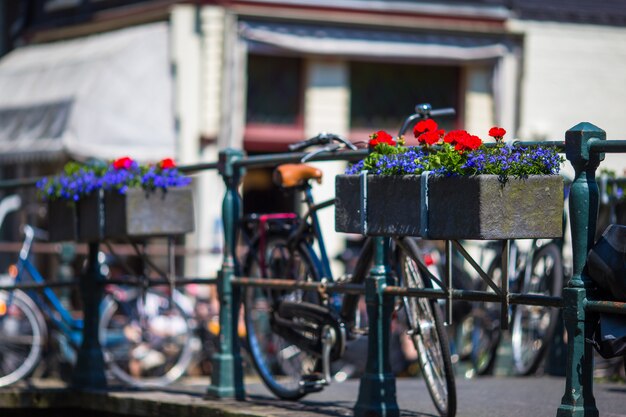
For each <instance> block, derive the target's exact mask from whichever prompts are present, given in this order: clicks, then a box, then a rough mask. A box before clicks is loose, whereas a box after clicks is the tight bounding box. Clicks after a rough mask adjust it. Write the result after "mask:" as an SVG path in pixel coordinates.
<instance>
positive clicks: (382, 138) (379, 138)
mask: <svg viewBox="0 0 626 417" xmlns="http://www.w3.org/2000/svg"><path fill="white" fill-rule="evenodd" d="M379 143H386V144H387V145H391V146H396V141H395V140H393V137H392V136H391V135H390V134H389V133H387V132H385V131H384V130H379V131H378V132H374V133H372V134H371V135H370V141H369V145H370V146H372V147H373V146H376V145H378V144H379Z"/></svg>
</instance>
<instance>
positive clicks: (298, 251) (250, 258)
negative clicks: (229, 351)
mask: <svg viewBox="0 0 626 417" xmlns="http://www.w3.org/2000/svg"><path fill="white" fill-rule="evenodd" d="M258 243H259V242H256V243H254V244H253V245H252V246H251V250H250V251H249V253H248V255H247V257H246V260H245V263H244V274H245V275H246V276H248V277H256V278H282V279H295V280H304V281H318V280H319V279H320V278H321V275H320V272H319V270H318V268H317V267H316V266H315V265H316V264H315V262H314V260H313V259H314V256H315V255H314V254H313V252H312V248H311V247H310V246H308V244H306V243H304V242H302V243H300V245H297V246H296V247H295V248H293V249H290V248H289V245H288V243H287V238H286V237H285V236H282V235H274V236H271V235H270V236H269V237H268V238H267V241H266V244H265V253H264V254H263V256H264V258H263V260H264V263H265V267H264V268H262V266H261V265H259V258H258V255H257V253H258V251H259V250H261V249H259V244H258ZM281 300H289V301H295V302H301V301H305V300H306V301H309V302H313V303H319V302H320V301H319V297H317V295H316V294H312V292H310V291H309V292H307V291H303V290H297V289H296V290H276V289H268V288H260V287H247V288H245V290H244V293H243V301H244V320H245V326H246V348H247V350H248V352H249V354H250V357H251V360H252V363H253V365H254V368H255V369H256V371H257V374H258V375H259V376H260V377H261V379H262V380H263V382H264V383H265V385H266V387H267V388H268V389H269V390H270V391H272V393H274V395H276V396H277V397H279V398H281V399H285V400H294V401H295V400H298V399H300V398H302V397H303V396H305V395H306V394H307V391H306V390H304V389H303V386H302V382H303V377H305V375H311V374H313V373H314V372H316V371H317V369H318V360H317V358H315V357H313V356H312V355H309V354H307V353H305V352H304V351H302V350H301V349H299V348H298V347H297V346H296V345H294V344H292V343H290V342H288V341H287V340H285V339H284V338H282V337H281V336H279V335H278V334H276V333H275V332H274V331H273V330H272V325H273V319H272V313H273V312H274V308H275V307H277V305H278V304H277V303H278V302H279V301H281Z"/></svg>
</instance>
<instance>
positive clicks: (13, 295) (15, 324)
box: [0, 291, 47, 387]
mask: <svg viewBox="0 0 626 417" xmlns="http://www.w3.org/2000/svg"><path fill="white" fill-rule="evenodd" d="M0 334H1V335H2V337H0V387H4V386H7V385H10V384H14V383H15V382H17V381H19V380H21V379H23V378H26V377H28V376H29V375H30V374H31V373H32V372H33V371H34V370H35V368H36V367H37V364H38V363H39V360H40V359H41V355H42V351H43V346H44V343H45V341H46V340H47V328H46V323H45V320H44V318H43V315H42V314H41V311H40V310H39V308H38V307H37V305H36V304H35V303H34V302H33V300H32V299H31V298H30V297H28V296H27V295H26V294H24V293H23V292H21V291H13V292H7V291H0Z"/></svg>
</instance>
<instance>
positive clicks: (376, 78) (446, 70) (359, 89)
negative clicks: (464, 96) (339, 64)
mask: <svg viewBox="0 0 626 417" xmlns="http://www.w3.org/2000/svg"><path fill="white" fill-rule="evenodd" d="M459 79H460V69H459V68H458V67H453V66H426V65H408V64H389V63H369V62H368V63H364V62H353V63H351V64H350V88H351V100H350V102H351V103H350V126H351V129H352V130H353V131H368V132H370V133H371V131H373V130H379V129H387V130H388V131H389V133H391V134H396V133H397V132H398V129H399V128H400V126H401V124H402V121H403V120H404V119H405V118H406V117H407V116H408V115H410V114H411V113H413V111H414V109H415V105H416V104H419V103H430V104H431V105H432V106H433V108H441V107H454V108H456V109H457V111H459V110H460V109H459V106H458V104H459ZM438 122H439V124H440V125H441V126H442V127H443V128H444V129H450V128H454V126H455V119H454V118H445V119H443V118H442V119H441V120H438ZM361 136H362V135H361Z"/></svg>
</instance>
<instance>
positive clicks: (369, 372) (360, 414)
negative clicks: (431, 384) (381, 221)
mask: <svg viewBox="0 0 626 417" xmlns="http://www.w3.org/2000/svg"><path fill="white" fill-rule="evenodd" d="M374 240H375V265H374V267H373V268H372V270H371V272H370V274H369V276H368V277H367V279H366V280H365V301H366V303H367V317H368V321H369V334H368V350H367V364H366V369H365V374H364V375H363V377H362V378H361V383H360V385H359V397H358V399H357V402H356V404H355V406H354V416H355V417H396V416H399V415H400V409H399V408H398V404H397V402H396V379H395V376H394V375H393V373H392V372H391V363H390V361H389V340H390V333H391V331H390V323H391V314H392V312H393V297H390V296H385V295H384V294H383V291H384V289H385V287H386V286H387V285H393V282H392V280H393V277H392V275H391V271H390V270H389V266H388V265H387V264H386V262H387V259H388V256H387V255H388V251H389V246H388V242H387V239H386V238H382V237H377V238H374Z"/></svg>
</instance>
